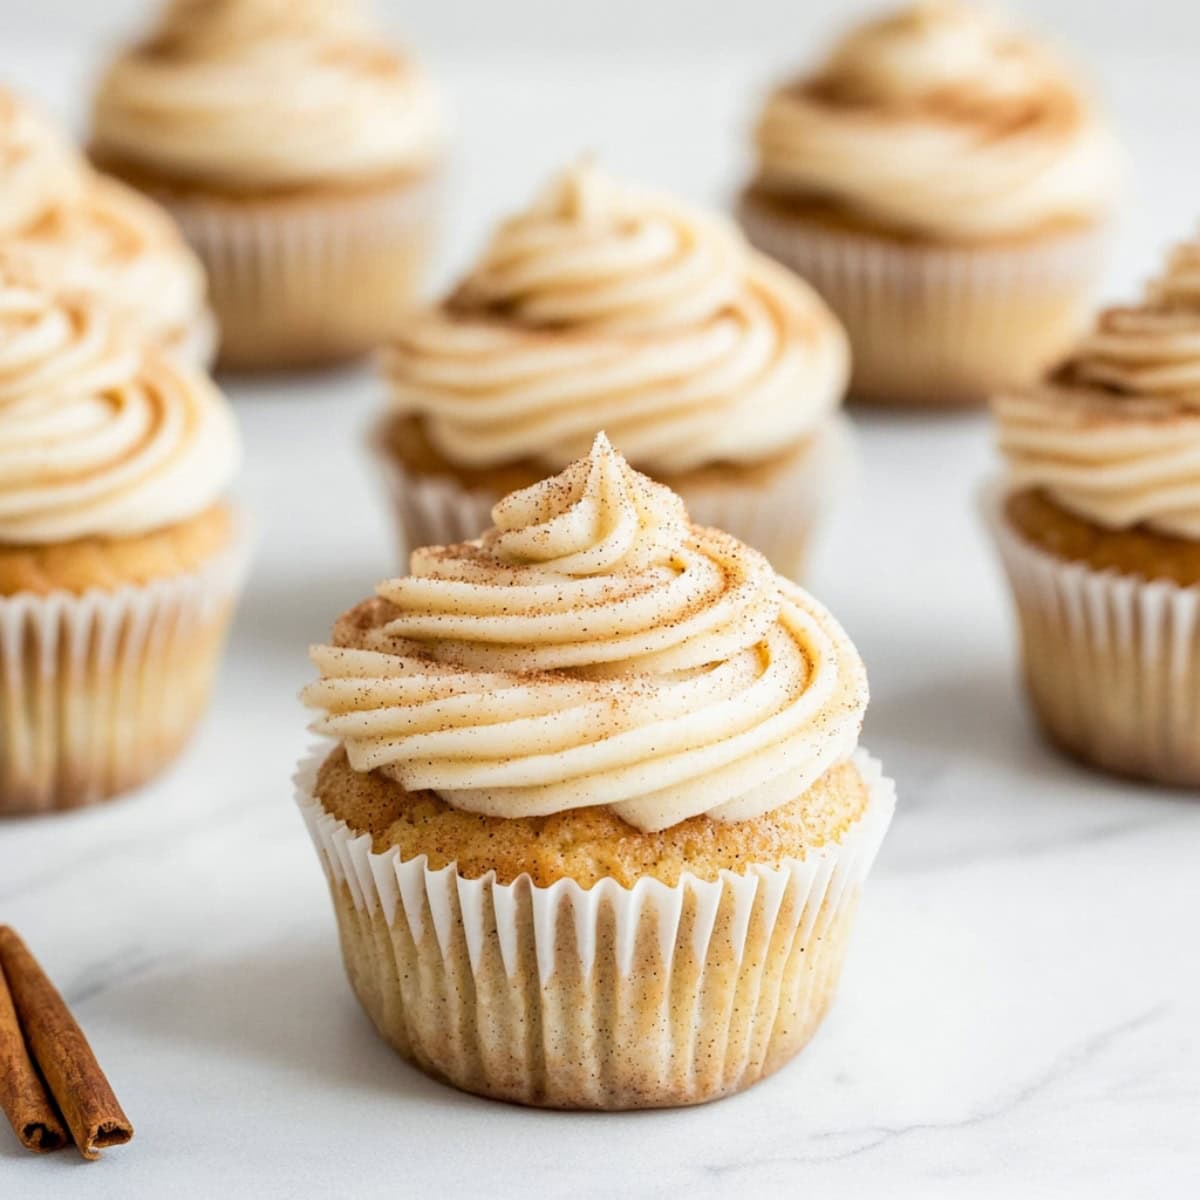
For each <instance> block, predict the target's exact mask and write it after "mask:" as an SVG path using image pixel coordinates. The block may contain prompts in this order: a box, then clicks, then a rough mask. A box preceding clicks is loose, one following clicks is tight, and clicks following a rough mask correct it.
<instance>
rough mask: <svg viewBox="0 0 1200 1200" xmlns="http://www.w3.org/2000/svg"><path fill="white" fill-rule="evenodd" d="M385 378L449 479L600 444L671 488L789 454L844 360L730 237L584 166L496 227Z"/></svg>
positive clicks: (406, 340)
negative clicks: (684, 479) (446, 463)
mask: <svg viewBox="0 0 1200 1200" xmlns="http://www.w3.org/2000/svg"><path fill="white" fill-rule="evenodd" d="M386 361H387V370H388V375H389V379H390V382H391V388H392V395H391V399H392V406H393V408H394V409H395V410H396V411H397V412H399V413H404V414H416V415H417V416H419V417H420V418H421V420H422V425H423V428H424V430H425V431H426V433H427V435H428V437H429V439H430V440H431V442H432V443H433V444H434V446H435V447H436V448H437V450H438V451H439V452H440V453H442V454H443V455H444V456H445V457H447V458H448V459H450V460H451V461H452V462H455V463H459V464H462V465H464V466H471V467H476V466H483V467H486V466H496V465H502V464H505V463H510V462H515V461H520V460H524V459H533V460H535V461H538V462H540V463H542V464H544V465H545V466H547V467H548V468H551V469H555V470H558V469H561V468H562V467H563V466H565V465H566V464H567V463H570V462H572V461H574V460H576V459H578V458H580V457H582V456H583V455H584V454H586V453H587V448H588V445H589V443H590V441H591V438H592V435H593V434H594V432H595V430H596V429H597V428H598V427H603V428H607V429H608V430H609V431H610V432H611V433H612V435H613V437H614V438H615V439H616V440H617V441H618V442H619V443H620V445H621V446H622V447H623V449H624V451H625V453H626V454H627V455H628V456H629V458H630V461H632V462H633V463H635V464H636V465H637V466H639V467H642V468H645V469H647V470H650V471H652V472H654V473H656V474H664V473H671V472H674V471H684V470H688V469H690V468H692V467H696V466H702V465H706V464H710V463H717V462H754V461H758V460H761V459H764V458H770V457H771V456H773V455H775V454H778V453H779V452H780V450H781V449H784V448H787V447H789V446H792V445H798V444H799V443H800V442H802V441H803V440H804V439H805V438H806V437H808V436H811V435H812V434H814V433H815V432H816V431H817V430H819V429H820V428H821V427H822V426H823V424H824V423H825V422H826V421H827V419H828V417H829V415H830V413H831V412H832V411H833V410H834V409H835V408H836V406H837V405H838V403H839V402H840V401H841V398H842V393H843V391H844V388H845V383H846V376H847V371H848V362H849V357H848V349H847V344H846V339H845V335H844V333H843V331H842V329H841V327H840V325H838V323H837V321H836V320H835V318H834V317H833V315H832V314H831V313H830V311H829V309H828V308H827V307H826V306H825V304H824V303H823V302H822V301H821V300H820V299H819V298H818V297H817V295H816V294H815V293H814V292H813V291H812V290H811V289H810V288H809V287H808V286H807V285H806V284H805V283H803V282H802V281H801V280H799V279H798V278H796V277H795V276H794V275H792V274H791V273H790V272H788V271H786V270H785V269H783V268H782V267H780V266H778V265H776V264H775V263H773V262H771V261H770V260H768V259H766V258H764V257H763V256H762V255H760V254H758V253H757V252H756V251H754V250H753V249H751V248H750V246H749V245H747V243H746V242H745V241H744V239H743V238H742V237H741V235H740V233H739V232H738V231H737V230H736V229H735V228H734V227H733V226H732V225H731V224H729V223H728V222H726V221H724V220H723V219H721V218H718V217H716V216H714V215H708V214H705V213H702V212H698V211H696V210H694V209H691V208H688V207H686V206H685V205H683V204H680V203H678V202H676V201H674V200H671V199H669V198H666V197H663V196H659V195H656V194H655V193H652V192H649V191H647V190H645V189H642V188H638V187H633V186H630V185H628V184H624V183H620V182H618V181H616V180H614V179H611V178H610V177H608V176H607V175H605V174H603V173H602V172H601V171H600V170H599V169H598V168H597V167H596V166H595V165H594V164H591V163H583V164H581V165H579V166H576V167H574V168H572V169H570V170H568V171H565V172H563V173H562V174H560V175H559V176H557V177H556V178H555V179H553V180H552V181H551V182H550V184H549V185H548V187H547V188H545V189H544V191H543V192H542V194H541V195H540V196H538V197H537V198H536V199H535V200H534V202H533V203H532V205H530V207H529V208H528V209H526V210H525V211H523V212H519V213H517V214H516V215H514V216H512V217H510V218H509V219H508V220H506V221H504V222H502V223H501V225H500V226H499V228H498V229H497V230H496V231H495V233H494V235H493V236H492V238H491V239H490V241H489V243H488V245H487V246H486V247H485V249H484V251H483V253H482V255H481V256H480V257H479V260H478V261H477V262H476V263H475V264H474V265H473V267H472V268H471V270H470V271H469V272H468V273H467V276H466V277H465V279H463V280H462V282H461V283H460V284H459V286H458V287H457V288H456V289H455V290H454V291H453V292H452V293H451V295H450V296H449V297H448V298H447V299H446V300H445V301H444V302H443V303H441V304H437V305H433V306H431V307H429V308H427V309H425V310H423V311H421V312H417V313H414V314H412V315H411V316H410V317H409V318H408V319H407V320H406V321H405V323H404V327H403V328H402V329H401V330H400V332H399V333H398V335H397V337H396V338H395V340H394V342H393V344H392V346H391V347H390V349H389V351H388V355H387V360H386Z"/></svg>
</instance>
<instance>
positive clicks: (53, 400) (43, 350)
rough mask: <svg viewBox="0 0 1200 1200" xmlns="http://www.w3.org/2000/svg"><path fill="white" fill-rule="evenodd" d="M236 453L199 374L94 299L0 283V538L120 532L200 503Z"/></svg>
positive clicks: (150, 525)
mask: <svg viewBox="0 0 1200 1200" xmlns="http://www.w3.org/2000/svg"><path fill="white" fill-rule="evenodd" d="M237 459H238V438H237V431H236V429H235V427H234V423H233V417H232V414H231V413H230V411H229V409H228V407H227V405H226V404H225V402H224V400H223V398H222V397H221V396H220V395H219V394H218V393H217V391H216V389H215V388H214V387H213V385H212V384H211V383H209V382H208V380H207V379H205V378H203V377H202V376H200V375H199V374H193V373H192V372H190V371H188V370H186V369H185V368H184V367H182V366H180V365H177V364H176V363H174V362H173V361H172V360H170V359H169V358H167V357H165V356H163V355H161V354H159V353H158V352H157V351H155V350H152V349H149V350H147V349H143V348H141V347H140V346H139V345H138V344H136V343H133V342H131V341H128V340H126V339H125V337H123V336H122V335H121V333H120V331H119V330H118V329H117V328H116V327H115V326H114V325H112V324H111V323H110V322H109V320H108V319H107V318H106V317H105V315H104V314H103V313H102V312H101V311H100V310H99V309H98V308H96V307H95V306H93V305H89V304H88V303H86V302H84V301H81V300H71V299H61V298H60V299H52V298H51V297H50V296H48V295H47V294H45V293H42V292H39V291H33V290H30V289H29V288H26V287H21V286H19V285H13V284H10V283H0V542H5V543H9V544H15V545H22V544H36V543H47V542H64V541H71V540H74V539H76V538H85V537H129V536H135V535H137V534H141V533H146V532H149V531H151V530H154V529H159V528H163V527H165V526H168V525H171V524H173V523H175V522H178V521H183V520H186V519H188V518H189V517H192V516H196V515H198V514H199V513H201V512H203V511H204V510H205V509H206V508H208V507H209V506H210V505H212V504H214V503H215V502H216V501H217V500H218V499H219V498H220V496H221V494H222V493H223V492H224V490H225V487H226V486H227V484H228V482H229V480H230V478H231V476H232V474H233V470H234V468H235V466H236V464H237Z"/></svg>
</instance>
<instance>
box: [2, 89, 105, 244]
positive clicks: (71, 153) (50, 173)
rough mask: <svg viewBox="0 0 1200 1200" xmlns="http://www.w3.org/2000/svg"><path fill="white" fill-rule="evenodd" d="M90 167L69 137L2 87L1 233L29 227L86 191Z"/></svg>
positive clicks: (4, 234) (5, 233)
mask: <svg viewBox="0 0 1200 1200" xmlns="http://www.w3.org/2000/svg"><path fill="white" fill-rule="evenodd" d="M85 175H86V168H85V167H84V164H83V162H82V160H81V159H80V158H79V156H78V155H77V154H76V153H75V149H74V147H73V146H71V144H70V142H69V141H68V140H67V138H66V136H65V135H64V134H63V133H62V132H61V131H60V130H59V129H58V128H57V127H56V126H54V125H52V124H51V123H50V122H49V121H47V120H45V119H44V118H43V117H42V116H41V115H40V114H39V113H38V112H37V111H36V110H35V109H33V108H32V107H31V106H30V105H28V104H25V103H24V102H23V101H21V100H19V99H18V98H17V97H16V96H14V95H13V94H12V93H11V92H9V91H8V90H7V89H5V88H0V179H2V180H3V183H4V186H3V187H0V238H7V237H9V236H11V235H12V234H14V233H18V232H20V231H21V230H23V229H26V228H28V226H29V225H31V224H32V223H33V222H35V221H37V220H38V219H39V218H40V217H41V216H42V215H43V214H44V213H45V212H46V211H47V210H48V209H50V208H51V207H53V206H55V205H58V204H62V203H64V202H69V201H71V200H73V199H75V198H76V197H78V196H79V194H80V193H81V192H82V190H83V186H84V178H85Z"/></svg>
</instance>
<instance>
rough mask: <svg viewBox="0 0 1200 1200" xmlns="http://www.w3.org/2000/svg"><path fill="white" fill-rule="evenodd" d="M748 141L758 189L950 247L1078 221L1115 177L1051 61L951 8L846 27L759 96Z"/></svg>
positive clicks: (978, 12)
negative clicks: (819, 60)
mask: <svg viewBox="0 0 1200 1200" xmlns="http://www.w3.org/2000/svg"><path fill="white" fill-rule="evenodd" d="M756 140H757V145H758V154H759V182H760V184H761V186H762V187H764V188H765V189H767V190H769V191H773V192H778V193H781V194H784V195H788V194H793V193H795V194H799V195H803V196H805V197H808V198H817V199H826V200H828V201H829V202H831V203H834V204H836V205H838V206H840V207H843V208H845V209H846V210H848V211H850V212H853V213H856V214H858V215H860V216H862V217H864V218H866V219H867V220H869V221H875V222H879V223H880V224H882V225H884V226H886V227H888V228H895V229H898V230H901V231H906V232H916V233H919V234H922V235H926V236H930V237H933V238H944V239H950V240H957V239H962V240H973V239H988V238H996V237H1005V236H1012V235H1020V234H1023V233H1028V232H1031V231H1033V230H1036V229H1038V228H1040V227H1042V226H1044V225H1048V224H1051V223H1059V222H1064V221H1069V222H1078V221H1088V222H1090V221H1092V220H1094V219H1096V218H1098V217H1101V216H1103V215H1104V214H1105V212H1106V211H1107V210H1108V209H1109V208H1110V206H1111V205H1112V202H1113V200H1114V194H1115V192H1116V191H1117V189H1118V186H1119V178H1120V156H1119V154H1118V152H1117V150H1116V146H1115V143H1114V141H1113V139H1112V137H1111V135H1110V133H1109V132H1108V129H1107V127H1106V126H1105V125H1104V123H1103V122H1102V121H1101V119H1100V118H1099V116H1098V115H1097V113H1096V111H1095V109H1094V107H1093V105H1092V103H1091V101H1090V100H1089V99H1088V97H1087V96H1086V95H1085V93H1084V91H1083V90H1082V89H1081V87H1080V86H1079V84H1078V83H1077V82H1076V81H1075V80H1074V79H1072V77H1071V75H1070V73H1069V72H1068V71H1067V70H1066V68H1065V67H1064V66H1063V64H1061V63H1060V62H1059V61H1058V60H1057V59H1056V58H1055V57H1054V56H1052V55H1051V54H1050V53H1049V52H1048V51H1046V50H1043V49H1042V48H1040V47H1038V46H1037V45H1035V44H1034V43H1032V42H1030V41H1028V40H1026V39H1025V38H1024V37H1023V36H1021V35H1019V34H1018V33H1016V32H1014V31H1013V30H1012V29H1011V28H1009V27H1008V26H1007V25H1006V24H1004V23H1002V22H1001V21H1000V20H999V19H998V18H997V17H996V16H994V15H993V14H992V13H990V12H988V11H987V10H985V9H979V8H974V7H972V6H970V5H967V4H964V3H960V2H958V0H926V2H924V3H918V4H914V5H911V6H909V7H907V8H903V9H901V10H899V11H898V12H896V13H894V14H892V15H890V16H885V17H882V18H880V19H878V20H875V21H873V22H871V23H869V24H866V25H864V26H862V27H860V28H858V29H856V30H854V31H853V32H851V33H850V34H849V35H848V36H847V37H846V38H845V39H844V40H843V41H842V42H841V43H840V44H839V45H838V46H837V47H836V48H835V49H834V51H833V53H832V55H831V56H830V57H829V59H828V60H827V62H826V63H825V64H824V65H823V66H822V67H821V68H820V69H819V70H818V71H817V73H816V74H815V75H813V76H810V77H808V78H805V79H802V80H800V81H798V82H793V83H789V84H787V85H785V86H783V87H781V88H779V89H778V90H777V91H776V92H774V93H773V94H772V95H771V97H770V98H769V100H768V102H767V105H766V108H765V110H764V112H763V114H762V117H761V119H760V122H759V125H758V128H757V131H756Z"/></svg>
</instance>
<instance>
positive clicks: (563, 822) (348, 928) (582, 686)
mask: <svg viewBox="0 0 1200 1200" xmlns="http://www.w3.org/2000/svg"><path fill="white" fill-rule="evenodd" d="M493 515H494V520H495V524H494V526H493V527H492V528H491V529H489V530H488V531H487V532H486V533H484V534H483V536H482V537H481V538H479V539H477V540H475V541H471V542H466V543H463V544H460V545H457V546H443V547H433V548H430V549H426V550H418V551H417V552H416V553H414V555H413V557H412V564H411V570H412V574H411V575H409V576H407V577H405V578H403V579H396V580H392V581H390V582H388V583H384V584H381V585H380V586H379V588H378V589H377V595H376V596H375V597H374V598H373V599H371V600H367V601H365V602H364V603H362V604H361V605H359V606H358V607H357V608H355V609H352V610H351V611H350V612H348V613H346V614H345V615H344V616H343V617H342V618H341V619H340V620H339V621H338V623H337V625H336V626H335V629H334V636H333V641H332V644H330V645H327V646H320V647H317V648H315V649H314V651H313V659H314V662H315V663H316V665H317V667H318V669H319V670H320V674H321V679H320V681H319V682H317V683H314V684H312V685H310V686H309V687H308V689H307V690H306V692H305V699H306V701H307V703H309V704H310V705H312V706H313V707H315V708H317V709H319V710H321V712H322V716H321V717H320V719H319V721H318V722H317V726H316V728H317V729H318V730H319V731H320V732H322V733H324V734H327V735H329V736H331V737H333V738H335V739H336V745H335V746H334V747H333V749H332V750H325V751H322V752H321V753H320V754H319V755H318V756H317V757H316V758H314V760H313V761H312V763H310V764H309V765H308V766H307V767H306V768H305V769H303V770H302V771H301V773H300V776H299V800H300V804H301V807H302V809H303V812H304V815H305V817H306V819H307V821H308V823H309V827H310V830H311V832H312V835H313V838H314V840H315V842H316V845H317V848H318V851H319V854H320V857H321V861H322V863H323V865H324V867H325V869H326V872H327V874H328V878H329V884H330V888H331V891H332V895H333V901H334V907H335V910H336V913H337V920H338V926H339V929H340V932H341V940H342V950H343V954H344V957H345V963H346V968H347V971H348V973H349V976H350V981H351V983H352V985H353V987H354V990H355V991H356V993H357V994H358V997H359V999H360V1000H361V1002H362V1004H363V1006H364V1008H365V1009H366V1011H367V1012H368V1014H369V1015H370V1017H371V1019H372V1020H373V1021H374V1023H375V1025H376V1027H377V1028H378V1030H379V1032H380V1033H381V1034H382V1036H383V1037H384V1038H385V1039H386V1040H387V1041H388V1042H390V1043H391V1045H392V1046H394V1047H395V1048H396V1049H397V1050H398V1051H399V1052H400V1053H401V1054H402V1055H403V1056H404V1057H405V1058H407V1059H408V1060H410V1061H411V1062H413V1063H414V1064H416V1065H417V1066H419V1067H420V1068H421V1069H422V1070H424V1071H426V1072H428V1073H430V1074H431V1075H434V1076H436V1077H438V1078H441V1079H444V1080H446V1081H448V1082H450V1083H452V1084H454V1085H455V1086H457V1087H460V1088H464V1089H466V1090H468V1091H472V1092H477V1093H479V1094H481V1095H485V1096H492V1097H496V1098H499V1099H504V1100H512V1101H517V1102H520V1103H524V1104H534V1105H544V1106H548V1107H559V1108H600V1109H619V1108H650V1107H658V1106H666V1105H678V1104H695V1103H700V1102H703V1101H706V1100H712V1099H716V1098H718V1097H720V1096H725V1095H729V1094H730V1093H733V1092H736V1091H739V1090H741V1089H743V1088H746V1087H748V1086H750V1085H751V1084H753V1083H754V1082H755V1081H756V1080H758V1079H760V1078H762V1077H763V1076H765V1075H767V1074H769V1073H771V1072H772V1071H774V1070H775V1069H776V1068H778V1067H780V1066H782V1065H783V1064H784V1063H786V1062H787V1061H788V1060H789V1059H790V1058H791V1057H792V1056H793V1055H795V1054H796V1053H797V1052H798V1051H799V1050H800V1049H801V1048H802V1047H803V1046H804V1045H805V1044H806V1042H807V1041H808V1040H809V1038H810V1037H811V1036H812V1034H813V1032H814V1031H815V1029H816V1028H817V1026H818V1025H819V1023H820V1021H821V1018H822V1016H823V1014H824V1013H825V1011H826V1009H827V1008H828V1006H829V1003H830V1001H831V998H832V996H833V992H834V988H835V986H836V983H837V979H838V974H839V971H840V967H841V961H842V956H843V953H844V951H845V948H846V943H847V939H848V935H849V931H850V926H851V923H852V920H853V914H854V911H855V907H856V905H857V902H858V898H859V893H860V891H861V889H862V885H863V881H864V879H865V877H866V875H867V872H868V870H869V869H870V866H871V863H872V861H873V859H874V857H875V854H876V851H877V849H878V847H879V844H880V841H881V839H882V837H883V835H884V833H885V831H886V828H887V825H888V822H889V820H890V818H891V813H892V808H893V805H894V794H893V789H892V787H891V785H890V783H889V782H888V781H887V780H886V779H884V777H883V776H882V775H881V773H880V771H879V767H878V765H877V764H876V763H874V762H873V761H872V760H870V759H869V758H867V757H866V756H865V755H863V754H861V752H858V751H857V750H856V745H857V741H858V733H859V727H860V724H861V720H862V715H863V709H864V707H865V705H866V701H867V687H866V678H865V675H864V672H863V667H862V663H861V661H860V659H859V656H858V654H857V653H856V652H855V650H854V647H853V646H852V645H851V643H850V642H849V641H848V639H847V638H846V635H845V634H844V633H843V632H842V630H841V629H840V628H839V627H838V625H837V624H836V622H835V621H834V620H833V618H832V617H831V616H830V615H829V614H828V613H827V612H826V611H825V610H824V609H823V608H822V607H821V606H820V605H819V604H817V602H816V601H815V600H813V599H812V597H811V596H809V595H807V594H806V593H805V592H803V591H801V590H800V589H799V588H798V587H796V586H795V585H794V584H792V583H790V582H788V581H786V580H784V579H781V578H779V577H778V576H776V575H775V573H774V572H773V571H772V570H771V568H770V566H769V565H768V563H767V561H766V560H765V559H764V558H763V557H762V556H761V555H760V554H758V553H757V552H756V551H754V550H751V549H749V548H748V547H746V546H744V545H742V544H740V543H739V542H737V541H736V540H735V539H733V538H731V537H729V536H728V535H727V534H724V533H720V532H718V531H717V530H714V529H706V528H702V527H700V526H697V525H694V524H691V523H690V522H689V520H688V515H687V512H686V511H685V509H684V506H683V503H682V501H680V500H679V498H678V497H677V496H675V495H674V494H672V493H671V492H670V491H669V490H668V489H667V488H665V487H663V486H662V485H660V484H656V483H653V482H652V481H651V480H649V479H648V478H646V477H645V476H643V475H639V474H637V473H636V472H634V471H632V470H631V469H630V468H629V467H628V466H627V465H626V463H625V461H624V460H623V459H622V458H621V457H620V456H619V455H618V454H616V453H615V452H614V451H613V450H612V448H611V447H610V446H609V444H608V442H607V440H606V439H605V438H604V437H603V436H600V437H598V438H597V440H596V442H595V445H594V446H593V447H592V449H591V452H590V454H589V455H588V456H587V457H586V458H584V459H582V460H580V461H579V462H576V463H574V464H572V465H571V466H569V467H568V468H567V469H566V470H565V471H564V472H562V473H561V474H560V475H558V476H556V477H554V478H551V479H548V480H545V481H544V482H540V483H538V484H535V485H534V486H532V487H530V488H528V489H525V490H523V491H519V492H516V493H514V494H512V495H510V496H508V497H506V498H505V499H503V500H502V501H501V502H500V503H499V504H497V505H496V508H495V512H494V514H493Z"/></svg>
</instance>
